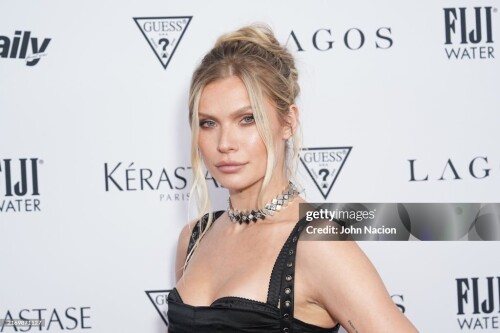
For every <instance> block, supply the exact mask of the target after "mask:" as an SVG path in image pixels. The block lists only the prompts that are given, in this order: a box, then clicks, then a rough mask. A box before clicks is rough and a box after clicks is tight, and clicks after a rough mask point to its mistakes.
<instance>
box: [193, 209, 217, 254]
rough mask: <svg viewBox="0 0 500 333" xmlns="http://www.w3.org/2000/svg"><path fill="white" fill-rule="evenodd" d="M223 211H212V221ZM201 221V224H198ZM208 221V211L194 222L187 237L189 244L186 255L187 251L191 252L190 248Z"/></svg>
mask: <svg viewBox="0 0 500 333" xmlns="http://www.w3.org/2000/svg"><path fill="white" fill-rule="evenodd" d="M223 213H224V211H223V210H219V211H216V212H215V213H213V221H214V222H215V220H217V219H218V218H219V217H220V216H221V215H222V214H223ZM200 223H201V226H200ZM207 223H208V213H207V214H205V215H203V217H202V218H201V219H200V220H198V221H197V222H196V224H195V225H194V228H193V232H192V233H191V237H190V238H189V245H188V249H187V255H189V252H191V249H192V248H193V246H194V244H195V243H196V241H197V240H198V238H199V237H200V235H201V234H202V233H203V231H204V230H205V228H206V227H207Z"/></svg>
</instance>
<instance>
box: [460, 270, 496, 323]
mask: <svg viewBox="0 0 500 333" xmlns="http://www.w3.org/2000/svg"><path fill="white" fill-rule="evenodd" d="M456 282H457V307H458V312H457V323H458V327H459V328H460V329H461V330H462V331H464V330H466V331H483V330H484V331H487V332H489V331H490V330H491V329H499V328H500V324H499V322H500V320H499V319H500V316H499V315H498V313H499V312H500V276H497V277H493V276H488V277H486V278H479V277H469V278H458V279H456Z"/></svg>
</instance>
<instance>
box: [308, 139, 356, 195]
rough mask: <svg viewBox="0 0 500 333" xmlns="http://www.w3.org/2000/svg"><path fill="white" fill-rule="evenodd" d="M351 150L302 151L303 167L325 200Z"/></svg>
mask: <svg viewBox="0 0 500 333" xmlns="http://www.w3.org/2000/svg"><path fill="white" fill-rule="evenodd" d="M351 149H352V147H332V148H304V149H302V150H301V151H300V153H299V158H300V161H301V162H302V165H303V166H304V167H305V168H306V170H307V173H309V176H311V178H312V180H313V181H314V183H315V184H316V187H317V188H318V190H319V191H320V193H321V195H322V196H323V198H324V199H325V200H326V198H327V197H328V195H329V194H330V191H331V190H332V187H333V184H334V183H335V181H336V180H337V177H338V175H339V173H340V170H342V167H343V166H344V163H345V161H346V160H347V157H348V156H349V153H350V152H351Z"/></svg>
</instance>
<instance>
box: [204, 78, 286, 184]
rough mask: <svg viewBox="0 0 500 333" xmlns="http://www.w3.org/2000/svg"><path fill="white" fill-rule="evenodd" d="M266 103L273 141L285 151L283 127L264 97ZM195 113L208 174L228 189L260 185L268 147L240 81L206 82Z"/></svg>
mask: <svg viewBox="0 0 500 333" xmlns="http://www.w3.org/2000/svg"><path fill="white" fill-rule="evenodd" d="M265 107H266V110H267V112H268V115H269V117H268V118H269V120H270V127H271V129H272V135H273V138H274V142H279V144H278V145H277V147H276V148H277V149H281V150H282V151H284V144H285V141H284V140H283V138H284V136H285V134H284V127H283V126H281V125H280V123H279V120H278V115H277V112H276V110H275V109H274V108H273V106H272V105H271V103H269V102H268V101H266V103H265ZM198 115H199V120H200V124H199V126H200V129H199V138H198V146H199V149H200V151H201V155H202V157H203V161H204V162H205V165H206V167H207V169H208V171H209V172H210V174H211V175H212V176H213V177H214V178H215V179H216V180H217V181H218V182H220V183H221V184H222V186H224V187H225V188H227V189H228V190H229V191H230V192H232V191H242V190H245V189H247V188H250V187H252V186H260V183H261V182H262V180H263V179H264V175H265V172H266V164H267V150H266V147H265V145H264V142H263V141H262V139H261V137H260V135H259V132H258V131H257V126H256V124H255V119H254V117H253V110H252V108H251V106H250V99H249V97H248V93H247V90H246V88H245V85H244V84H243V82H242V81H241V80H240V79H239V78H238V77H236V76H231V77H228V78H224V79H221V80H217V81H215V82H212V83H210V84H208V85H207V86H206V87H205V88H204V89H203V91H202V94H201V96H200V104H199V107H198ZM277 153H278V151H277ZM280 155H283V154H277V156H276V157H277V158H278V157H279V156H280ZM280 162H281V163H283V159H282V158H281V159H280ZM282 169H283V168H280V169H279V170H282ZM276 171H278V170H276Z"/></svg>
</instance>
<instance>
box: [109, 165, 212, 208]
mask: <svg viewBox="0 0 500 333" xmlns="http://www.w3.org/2000/svg"><path fill="white" fill-rule="evenodd" d="M191 169H192V168H191V167H190V166H177V167H171V168H164V167H156V168H150V167H138V166H136V164H135V162H131V163H123V162H118V163H104V189H105V191H106V192H111V191H120V192H134V191H135V192H139V191H140V192H151V191H153V192H157V193H158V197H159V200H160V201H162V202H170V201H187V200H189V191H190V189H191V185H192V183H193V182H192V171H191ZM205 180H206V181H207V184H209V186H211V185H210V184H213V186H214V188H219V187H221V186H220V185H219V183H217V181H216V180H215V179H214V178H213V177H212V176H211V175H210V174H209V173H208V172H206V174H205Z"/></svg>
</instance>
